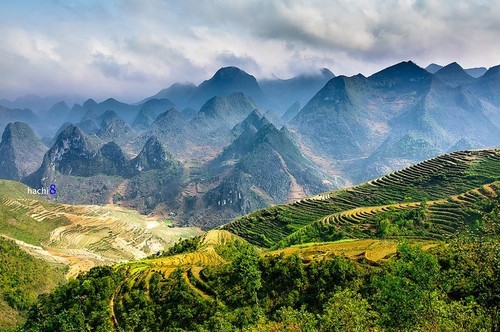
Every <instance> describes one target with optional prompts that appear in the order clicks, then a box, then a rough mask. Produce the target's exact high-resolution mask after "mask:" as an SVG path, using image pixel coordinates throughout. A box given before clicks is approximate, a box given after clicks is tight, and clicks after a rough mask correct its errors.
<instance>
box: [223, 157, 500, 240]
mask: <svg viewBox="0 0 500 332" xmlns="http://www.w3.org/2000/svg"><path fill="white" fill-rule="evenodd" d="M499 180H500V149H498V148H497V149H487V150H474V151H461V152H454V153H451V154H448V155H443V156H440V157H437V158H433V159H430V160H427V161H423V162H421V163H418V164H416V165H413V166H410V167H407V168H405V169H402V170H399V171H396V172H393V173H390V174H388V175H385V176H383V177H381V178H378V179H375V180H373V181H370V182H368V183H365V184H362V185H358V186H354V187H350V188H346V189H341V190H337V191H333V192H329V193H323V194H320V195H316V196H313V197H310V198H306V199H302V200H299V201H297V202H294V203H292V204H288V205H280V206H275V207H271V208H267V209H263V210H259V211H256V212H254V213H251V214H249V215H247V216H244V217H241V218H239V219H237V220H235V221H233V222H232V223H230V224H228V225H226V226H224V227H223V229H226V230H229V231H230V232H232V233H234V234H237V235H239V236H241V237H242V238H244V239H246V240H248V241H249V242H251V243H253V244H255V245H258V246H262V247H273V246H276V245H277V244H278V243H279V242H280V241H283V240H284V239H285V238H287V237H289V236H292V234H294V233H296V232H300V231H301V229H302V228H305V227H306V226H309V225H313V224H315V225H321V224H323V225H325V224H335V225H338V226H339V230H340V229H342V230H344V229H347V234H348V235H349V236H352V237H360V236H361V237H363V234H365V236H366V237H367V236H369V234H370V230H372V231H373V225H369V224H367V223H365V222H364V221H366V220H369V219H370V217H371V216H372V215H374V214H377V213H380V212H384V210H385V209H386V210H389V209H410V208H417V207H419V206H420V202H422V201H426V202H433V203H432V204H430V205H432V206H433V207H432V209H431V208H430V212H431V213H430V215H431V222H434V226H436V229H433V230H431V231H429V232H428V234H427V235H426V236H425V237H427V238H433V237H438V238H442V237H443V234H442V232H444V233H445V235H446V234H448V233H450V232H452V228H453V229H454V228H456V223H453V225H450V222H452V220H454V221H461V220H463V218H462V219H460V218H461V217H460V216H457V215H456V216H455V217H458V219H453V218H447V219H446V218H445V219H443V218H438V215H440V216H442V215H443V214H444V213H445V212H443V211H440V210H439V209H441V210H443V209H446V206H447V204H448V203H445V202H444V201H447V200H449V199H452V200H459V201H460V202H461V203H462V205H459V206H465V205H467V202H469V203H472V202H477V200H478V199H491V198H492V197H494V196H495V195H496V194H497V192H498V191H496V189H495V186H497V185H495V184H494V183H495V181H499ZM454 197H455V198H454ZM441 200H444V201H441ZM437 203H440V204H437ZM438 207H440V208H438ZM450 209H452V208H451V207H449V208H448V211H449V210H450ZM462 210H463V209H462ZM458 214H460V213H458ZM462 217H463V216H462ZM437 225H441V226H439V227H438V226H437ZM302 232H304V231H302ZM292 243H294V242H292Z"/></svg>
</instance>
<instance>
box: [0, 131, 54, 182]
mask: <svg viewBox="0 0 500 332" xmlns="http://www.w3.org/2000/svg"><path fill="white" fill-rule="evenodd" d="M46 151H47V147H46V146H45V145H44V144H43V143H42V141H40V139H38V137H36V136H35V133H33V130H31V128H30V126H29V125H27V124H26V123H22V122H14V123H9V124H8V125H7V126H6V127H5V131H4V132H3V135H2V141H1V143H0V178H2V179H9V180H20V179H22V178H23V177H25V176H26V175H28V174H31V173H33V172H34V171H35V170H36V169H37V168H38V167H39V166H40V164H41V163H42V160H43V155H44V154H45V152H46Z"/></svg>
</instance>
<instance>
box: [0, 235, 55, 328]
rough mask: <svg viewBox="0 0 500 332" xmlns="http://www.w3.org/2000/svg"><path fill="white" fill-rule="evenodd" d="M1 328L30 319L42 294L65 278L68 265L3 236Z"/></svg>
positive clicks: (0, 250) (0, 244)
mask: <svg viewBox="0 0 500 332" xmlns="http://www.w3.org/2000/svg"><path fill="white" fill-rule="evenodd" d="M0 266H2V269H0V330H2V331H10V330H13V329H14V328H15V327H16V326H19V325H20V324H21V323H24V321H25V320H26V315H27V311H28V309H29V307H30V306H31V305H33V304H34V302H35V301H36V299H37V297H38V295H40V294H43V293H48V292H51V291H52V290H54V288H55V287H56V286H57V285H58V284H60V283H62V282H63V280H64V268H63V267H62V266H56V265H55V264H50V263H47V262H45V261H43V260H41V259H37V258H34V257H32V256H31V255H29V254H28V253H26V252H23V251H22V250H21V249H20V248H19V247H18V246H17V245H16V243H15V242H14V241H12V240H8V239H5V238H3V237H2V236H0Z"/></svg>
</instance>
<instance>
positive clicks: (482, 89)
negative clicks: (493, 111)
mask: <svg viewBox="0 0 500 332" xmlns="http://www.w3.org/2000/svg"><path fill="white" fill-rule="evenodd" d="M469 88H470V89H471V90H472V91H473V92H474V93H475V94H476V95H478V96H479V97H480V98H482V99H484V100H485V101H487V102H489V103H491V104H493V105H494V106H496V107H500V92H499V91H500V65H498V66H495V67H491V68H490V69H488V71H487V72H486V73H484V75H483V76H481V77H480V78H479V79H478V80H477V81H476V82H474V84H472V85H470V87H469Z"/></svg>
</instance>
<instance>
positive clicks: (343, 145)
mask: <svg viewBox="0 0 500 332" xmlns="http://www.w3.org/2000/svg"><path fill="white" fill-rule="evenodd" d="M365 87H366V79H365V78H364V77H361V76H355V77H351V78H349V77H345V76H338V77H335V78H333V79H332V80H330V81H329V82H328V83H327V84H326V85H325V87H324V88H323V89H321V90H320V91H319V92H318V93H317V94H316V95H315V96H314V97H313V98H312V99H311V100H310V101H309V102H308V103H307V105H306V106H304V108H302V110H301V111H300V112H299V114H297V116H296V117H295V118H294V119H293V120H292V121H291V122H290V124H291V125H292V126H293V127H296V128H298V130H299V132H300V134H301V135H302V136H304V138H305V139H307V140H309V141H311V143H312V146H314V149H317V150H319V151H322V152H323V153H324V154H326V155H328V156H330V157H332V158H337V159H346V158H350V157H351V156H352V155H359V154H361V155H362V154H364V153H366V152H365V151H366V150H367V149H369V148H370V147H371V146H372V145H373V140H372V139H371V137H370V136H371V135H370V132H371V131H372V128H373V126H372V123H369V122H368V121H366V120H367V118H368V117H367V114H366V112H364V110H363V108H362V106H363V100H361V98H362V96H361V95H360V93H361V92H362V91H363V90H364V89H365Z"/></svg>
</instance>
